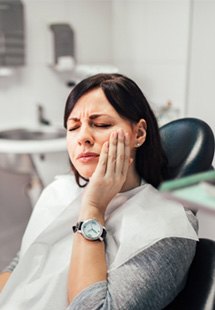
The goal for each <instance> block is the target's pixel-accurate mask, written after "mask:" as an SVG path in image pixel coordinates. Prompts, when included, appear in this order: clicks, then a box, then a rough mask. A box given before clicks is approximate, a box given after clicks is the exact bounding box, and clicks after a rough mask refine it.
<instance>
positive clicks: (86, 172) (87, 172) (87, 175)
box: [77, 168, 95, 180]
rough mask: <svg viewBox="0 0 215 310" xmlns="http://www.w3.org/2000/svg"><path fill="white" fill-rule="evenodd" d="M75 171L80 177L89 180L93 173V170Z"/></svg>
mask: <svg viewBox="0 0 215 310" xmlns="http://www.w3.org/2000/svg"><path fill="white" fill-rule="evenodd" d="M77 171H78V173H79V175H80V176H82V177H83V178H85V179H87V180H89V179H90V178H91V176H92V175H93V172H94V171H95V169H90V168H89V169H77Z"/></svg>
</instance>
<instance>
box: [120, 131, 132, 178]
mask: <svg viewBox="0 0 215 310" xmlns="http://www.w3.org/2000/svg"><path fill="white" fill-rule="evenodd" d="M130 152H131V149H130V138H129V135H128V133H126V134H125V159H124V162H123V163H124V165H123V168H122V175H123V176H126V175H127V172H128V168H129V166H130Z"/></svg>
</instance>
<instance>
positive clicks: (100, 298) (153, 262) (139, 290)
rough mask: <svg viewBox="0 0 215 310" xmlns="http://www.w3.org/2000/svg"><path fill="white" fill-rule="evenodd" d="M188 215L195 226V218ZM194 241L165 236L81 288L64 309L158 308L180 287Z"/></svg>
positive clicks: (194, 244)
mask: <svg viewBox="0 0 215 310" xmlns="http://www.w3.org/2000/svg"><path fill="white" fill-rule="evenodd" d="M187 216H188V218H189V220H190V222H191V224H192V225H193V226H194V228H195V229H196V230H197V222H196V218H195V217H194V216H193V214H192V212H190V211H188V212H187ZM195 249H196V241H194V240H190V239H185V238H166V239H162V240H160V241H158V242H157V243H155V244H154V245H153V246H151V247H149V248H148V249H146V250H144V251H142V252H140V253H139V254H138V255H136V256H135V257H133V258H132V259H130V260H129V261H128V262H126V263H125V264H124V265H122V266H120V267H119V268H117V269H115V270H113V271H110V272H109V273H108V277H107V281H102V282H97V283H95V284H92V285H91V286H89V287H88V288H86V289H84V290H83V291H82V292H80V293H79V294H78V295H77V296H76V297H75V298H74V300H73V301H72V303H71V304H70V305H69V306H68V307H67V309H66V310H98V309H103V310H118V309H120V310H128V309H129V310H139V309H144V310H159V309H163V308H164V307H165V306H167V305H168V304H169V303H170V302H171V301H172V300H173V299H174V298H175V297H176V296H177V295H178V293H179V292H180V291H181V290H182V289H183V287H184V285H185V282H186V277H187V273H188V270H189V267H190V264H191V262H192V260H193V258H194V255H195Z"/></svg>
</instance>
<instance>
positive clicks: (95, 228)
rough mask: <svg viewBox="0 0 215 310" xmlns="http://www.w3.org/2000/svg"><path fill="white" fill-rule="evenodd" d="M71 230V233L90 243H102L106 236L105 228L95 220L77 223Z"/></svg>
mask: <svg viewBox="0 0 215 310" xmlns="http://www.w3.org/2000/svg"><path fill="white" fill-rule="evenodd" d="M72 228H73V232H79V233H80V234H82V236H83V237H84V238H85V239H87V240H91V241H98V240H99V241H104V239H105V237H106V234H107V232H106V229H105V227H104V226H102V225H101V224H100V223H99V222H98V221H97V220H95V219H89V220H86V221H81V222H78V223H77V224H76V225H75V226H73V227H72Z"/></svg>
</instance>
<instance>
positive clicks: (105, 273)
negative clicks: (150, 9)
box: [0, 74, 197, 310]
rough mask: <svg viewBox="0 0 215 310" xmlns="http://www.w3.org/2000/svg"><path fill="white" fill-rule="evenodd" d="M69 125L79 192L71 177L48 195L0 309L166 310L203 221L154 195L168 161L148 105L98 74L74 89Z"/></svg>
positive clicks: (132, 90)
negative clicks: (197, 230)
mask: <svg viewBox="0 0 215 310" xmlns="http://www.w3.org/2000/svg"><path fill="white" fill-rule="evenodd" d="M64 125H65V127H66V129H67V148H68V153H69V157H70V160H71V165H72V168H73V172H74V176H75V180H76V183H77V184H78V186H77V185H76V184H75V181H74V177H73V175H70V176H62V177H60V178H58V179H57V180H56V181H54V182H53V183H52V184H51V185H50V186H48V187H47V188H46V189H45V190H44V192H43V194H42V195H41V197H40V199H39V201H38V203H37V205H36V207H35V209H34V212H33V214H32V217H31V219H30V222H29V224H28V227H27V229H26V232H25V234H24V237H23V241H22V246H21V252H20V259H19V264H18V265H17V266H16V268H15V269H14V271H13V273H12V276H11V277H10V280H9V281H8V282H7V285H6V286H5V288H4V290H3V292H2V295H1V298H0V307H1V309H2V310H4V309H5V310H6V309H8V310H9V309H17V310H25V309H26V310H27V309H35V310H38V309H40V310H43V309H44V310H45V309H52V310H53V309H56V310H63V309H67V310H72V309H79V310H81V309H90V310H91V309H117V310H118V309H125V310H127V309H128V310H129V309H131V310H132V309H163V308H164V307H165V306H166V305H168V304H169V303H170V302H171V301H172V300H173V299H174V298H175V296H176V295H177V294H178V293H179V292H180V291H181V289H182V288H183V286H184V284H185V281H186V275H187V272H188V270H189V266H190V264H191V262H192V259H193V257H194V254H195V245H196V240H197V236H196V233H195V230H194V229H196V226H197V222H196V218H195V217H194V215H193V214H192V213H191V212H189V211H186V213H185V211H184V209H183V207H182V206H181V205H179V204H178V203H173V202H170V201H168V200H164V198H162V197H161V195H160V194H159V193H158V191H157V190H156V189H155V188H156V187H158V185H159V184H160V182H161V181H162V178H163V176H164V174H165V171H166V159H165V155H164V153H163V150H162V147H161V143H160V138H159V131H158V126H157V123H156V119H155V117H154V114H153V112H152V110H151V108H150V106H149V105H148V103H147V100H146V98H145V97H144V95H143V93H142V92H141V90H140V89H139V87H138V86H137V85H136V84H135V83H134V82H133V81H132V80H130V79H129V78H127V77H125V76H123V75H120V74H98V75H95V76H93V77H90V78H87V79H85V80H83V81H82V82H80V83H79V84H78V85H76V87H75V88H74V89H73V90H72V92H71V93H70V95H69V97H68V99H67V103H66V108H65V117H64ZM72 226H73V228H72ZM72 230H73V232H72ZM24 292H28V293H27V294H25V295H24V294H23V293H24ZM13 307H15V308H13Z"/></svg>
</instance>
